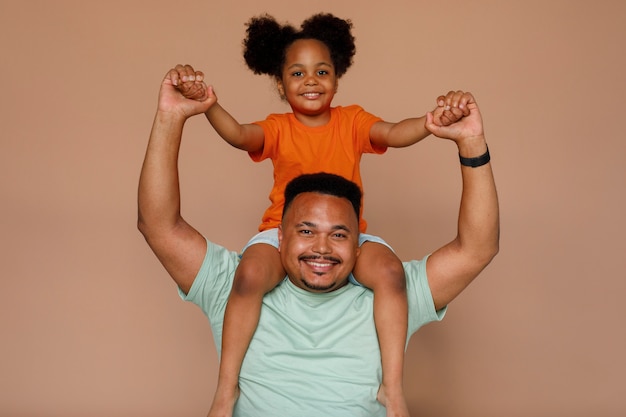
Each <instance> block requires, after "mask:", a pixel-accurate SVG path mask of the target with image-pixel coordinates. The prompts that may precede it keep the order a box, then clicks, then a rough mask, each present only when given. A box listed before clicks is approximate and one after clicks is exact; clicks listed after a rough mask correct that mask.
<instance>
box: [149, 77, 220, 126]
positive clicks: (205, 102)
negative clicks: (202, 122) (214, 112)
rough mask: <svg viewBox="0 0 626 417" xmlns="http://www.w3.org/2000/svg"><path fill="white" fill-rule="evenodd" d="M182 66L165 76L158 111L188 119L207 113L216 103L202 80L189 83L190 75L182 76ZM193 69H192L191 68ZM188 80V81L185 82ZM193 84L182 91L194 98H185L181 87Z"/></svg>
mask: <svg viewBox="0 0 626 417" xmlns="http://www.w3.org/2000/svg"><path fill="white" fill-rule="evenodd" d="M181 68H184V67H183V66H182V65H177V66H176V68H172V69H171V70H169V71H168V72H167V74H165V78H164V79H163V81H162V82H161V90H160V91H159V105H158V111H160V112H163V113H168V114H174V115H179V116H182V117H183V118H188V117H191V116H194V115H196V114H200V113H204V112H206V111H207V110H208V109H209V108H210V107H211V106H212V105H213V104H215V102H216V100H217V99H216V98H215V95H214V94H212V93H210V91H212V90H211V89H210V88H209V87H207V86H206V84H204V81H202V79H200V80H197V79H196V78H195V76H194V81H191V82H190V81H189V78H188V75H184V73H183V75H181ZM189 68H191V67H189ZM184 79H187V81H183V80H184ZM189 82H190V83H191V85H188V86H187V87H183V88H182V90H184V91H186V92H187V93H188V94H190V95H192V97H193V98H189V97H185V95H184V94H183V92H182V91H181V85H182V84H185V83H189Z"/></svg>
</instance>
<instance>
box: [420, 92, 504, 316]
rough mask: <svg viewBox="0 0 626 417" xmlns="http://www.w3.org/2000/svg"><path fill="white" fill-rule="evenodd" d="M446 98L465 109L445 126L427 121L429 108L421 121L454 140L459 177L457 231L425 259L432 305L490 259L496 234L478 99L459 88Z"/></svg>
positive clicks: (464, 283) (446, 297) (451, 293)
mask: <svg viewBox="0 0 626 417" xmlns="http://www.w3.org/2000/svg"><path fill="white" fill-rule="evenodd" d="M447 104H449V105H452V106H459V105H461V106H467V109H468V110H469V112H470V114H469V115H468V116H466V117H464V118H463V119H461V120H460V121H458V122H456V123H454V124H452V125H450V126H445V127H444V126H437V125H436V124H434V123H433V114H429V115H428V116H427V122H426V126H427V128H428V129H429V130H430V131H431V132H432V133H433V134H434V135H436V136H438V137H440V138H444V139H450V140H452V141H454V142H455V143H456V145H457V147H458V151H459V156H460V157H461V162H462V164H461V175H462V178H463V192H462V195H461V206H460V209H459V220H458V232H457V236H456V238H455V239H454V240H453V241H451V242H450V243H448V244H447V245H445V246H443V247H442V248H440V249H438V250H436V251H435V252H433V254H432V255H431V256H430V257H429V258H428V261H427V264H426V268H427V273H428V282H429V284H430V288H431V291H432V295H433V301H434V303H435V308H436V309H440V308H442V307H444V306H446V305H448V303H450V301H452V300H453V299H454V298H455V297H456V296H457V295H459V294H460V293H461V291H463V290H464V289H465V288H466V287H467V286H468V285H469V284H470V283H471V282H472V280H473V279H474V278H476V276H478V274H479V273H480V272H481V271H482V270H483V269H484V268H485V267H486V266H487V265H488V264H489V263H490V262H491V260H492V259H493V257H494V256H495V255H496V254H497V253H498V249H499V239H500V220H499V208H498V196H497V194H496V186H495V182H494V178H493V173H492V170H491V164H490V163H489V157H488V155H489V154H488V149H487V142H486V140H485V135H484V131H483V123H482V118H481V114H480V111H479V109H478V105H477V104H476V102H475V100H474V97H473V96H472V95H471V94H469V93H462V92H459V93H457V94H456V95H455V96H454V97H452V98H451V102H449V103H447ZM434 117H437V115H436V114H435V115H434ZM468 165H469V166H468Z"/></svg>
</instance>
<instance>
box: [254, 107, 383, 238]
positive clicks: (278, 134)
mask: <svg viewBox="0 0 626 417" xmlns="http://www.w3.org/2000/svg"><path fill="white" fill-rule="evenodd" d="M380 120H382V119H380V118H379V117H376V116H374V115H372V114H370V113H367V112H366V111H365V110H363V108H361V107H360V106H357V105H352V106H347V107H334V108H332V109H331V113H330V121H329V122H328V124H326V125H324V126H319V127H308V126H305V125H303V124H302V123H300V122H299V121H298V119H296V117H295V116H294V115H293V113H285V114H271V115H269V116H268V117H267V119H265V120H263V121H260V122H256V123H255V124H257V125H259V126H261V127H262V128H263V131H264V133H265V143H264V146H263V149H262V150H261V151H258V152H250V153H249V155H250V158H252V160H253V161H255V162H260V161H263V160H265V159H267V158H270V159H271V160H272V163H273V165H274V186H273V188H272V191H271V192H270V196H269V198H270V201H271V205H270V207H269V208H268V209H267V210H266V211H265V214H264V215H263V222H262V223H261V225H260V226H259V230H260V231H263V230H267V229H271V228H274V227H278V225H279V224H280V221H281V217H282V213H283V206H284V203H285V198H284V192H285V187H286V186H287V184H288V183H289V181H291V180H292V179H294V178H295V177H297V176H299V175H301V174H313V173H316V172H328V173H331V174H336V175H341V176H342V177H344V178H347V179H349V180H351V181H353V182H355V183H356V184H357V185H358V186H359V187H360V188H361V190H363V185H362V182H361V171H360V167H359V165H360V162H361V155H362V154H364V153H376V154H382V153H384V152H385V151H386V150H387V148H386V147H378V146H374V145H373V144H372V142H371V141H370V129H371V127H372V125H373V124H374V123H376V122H378V121H380ZM362 211H363V205H362V204H361V212H362ZM366 228H367V223H366V222H365V220H363V217H362V216H361V222H360V224H359V229H360V231H361V232H365V229H366Z"/></svg>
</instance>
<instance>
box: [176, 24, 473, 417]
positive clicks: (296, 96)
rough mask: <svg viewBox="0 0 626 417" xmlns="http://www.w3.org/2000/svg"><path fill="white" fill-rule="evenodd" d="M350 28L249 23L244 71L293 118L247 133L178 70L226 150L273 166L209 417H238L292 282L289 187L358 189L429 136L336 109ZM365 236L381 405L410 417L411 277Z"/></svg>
mask: <svg viewBox="0 0 626 417" xmlns="http://www.w3.org/2000/svg"><path fill="white" fill-rule="evenodd" d="M351 28H352V23H351V22H350V21H349V20H343V19H339V18H337V17H335V16H333V15H331V14H317V15H314V16H312V17H311V18H309V19H307V20H306V21H304V23H303V24H302V26H301V29H300V30H296V29H295V28H294V27H293V26H291V25H280V24H279V23H277V21H276V20H275V19H274V18H273V17H271V16H268V15H264V16H260V17H254V18H252V19H251V20H250V21H249V22H248V24H247V37H246V39H245V40H244V58H245V60H246V63H247V65H248V67H249V68H250V69H251V70H252V71H253V72H254V73H256V74H267V75H269V76H270V77H272V78H273V79H274V80H275V81H276V86H277V88H278V92H279V94H280V96H281V97H282V98H283V99H285V100H286V101H287V103H289V105H290V107H291V110H292V113H287V114H271V115H270V116H268V117H267V119H265V120H263V121H259V122H255V123H252V124H240V123H239V122H238V121H236V120H235V119H234V118H233V117H232V116H231V115H230V114H229V113H228V112H227V111H226V110H224V108H223V107H221V106H220V105H219V104H218V102H217V96H216V95H215V92H214V91H213V88H212V87H211V86H209V87H207V86H206V85H205V84H204V82H203V78H204V75H203V73H202V72H200V71H195V70H194V69H193V68H192V67H191V66H188V65H187V66H182V65H179V66H177V67H176V68H175V69H174V70H172V74H171V78H172V80H173V82H174V84H175V85H177V86H178V88H179V90H180V91H181V92H182V93H183V94H184V95H185V97H187V98H194V99H198V100H206V99H209V100H211V101H213V104H212V106H211V107H210V108H209V110H208V111H207V112H206V117H207V119H208V120H209V122H210V123H211V125H212V126H213V127H214V129H215V130H216V131H217V133H218V134H219V135H220V136H221V137H222V138H223V139H224V140H226V141H227V142H228V143H230V144H231V145H232V146H234V147H236V148H239V149H242V150H245V151H247V152H248V153H249V155H250V157H251V158H252V160H254V161H257V162H258V161H262V160H264V159H267V158H270V159H271V160H272V163H273V164H274V186H273V189H272V191H271V193H270V200H271V205H270V207H269V208H268V209H267V210H266V212H265V214H264V216H263V221H262V223H261V225H260V227H259V231H260V233H259V234H258V235H256V236H255V237H254V238H252V240H251V241H250V242H249V243H248V244H247V245H246V247H245V248H244V251H243V253H242V257H241V263H240V264H239V267H238V269H237V272H236V274H235V278H234V283H233V288H232V291H231V295H230V298H229V301H228V305H227V308H226V313H225V318H224V325H223V334H222V351H221V361H220V369H219V376H218V386H217V390H216V393H215V398H214V401H213V405H212V407H211V411H210V412H209V417H222V416H228V417H230V416H231V415H232V412H233V407H234V404H235V402H236V399H237V396H238V378H239V372H240V369H241V364H242V361H243V358H244V356H245V352H246V350H247V347H248V344H249V342H250V340H251V338H252V335H253V333H254V331H255V328H256V325H257V323H258V320H259V315H260V310H261V302H262V298H263V295H264V294H265V293H267V292H269V291H271V290H272V289H273V288H274V287H275V286H276V285H277V284H278V283H279V282H280V281H281V280H282V279H283V278H284V277H285V271H284V269H283V267H282V264H281V261H280V257H279V252H278V250H277V248H278V237H277V228H278V227H279V225H280V222H281V215H282V209H283V202H284V200H283V192H284V189H285V186H286V184H287V183H288V182H289V181H290V180H291V179H293V178H294V177H296V176H298V175H300V174H303V173H314V172H319V171H325V172H330V173H334V174H338V175H341V176H343V177H345V178H348V179H350V180H352V181H354V182H356V183H357V184H359V186H361V174H360V171H359V162H360V159H361V155H362V154H363V153H377V154H382V153H383V152H385V151H386V149H387V147H404V146H409V145H412V144H414V143H416V142H418V141H420V140H421V139H423V138H424V137H426V136H427V135H429V134H430V132H428V131H427V130H426V128H425V126H424V122H425V116H423V117H419V118H412V119H406V120H403V121H401V122H398V123H389V122H385V121H383V120H382V119H380V118H379V117H376V116H373V115H371V114H369V113H367V112H365V111H364V110H363V109H362V108H361V107H359V106H357V105H352V106H347V107H340V106H339V107H332V106H331V103H332V100H333V97H334V95H335V93H336V92H337V86H338V79H339V78H340V77H341V76H342V75H343V74H345V72H346V71H347V69H348V68H349V67H350V65H351V64H352V58H353V56H354V53H355V44H354V37H353V36H352V33H351ZM448 102H449V100H448ZM444 103H446V98H444V97H439V98H438V104H439V105H443V104H444ZM464 111H465V110H464V109H459V108H446V111H445V112H444V116H443V117H442V119H441V120H440V121H439V123H440V124H450V123H452V122H454V121H456V120H458V119H459V118H461V117H462V116H463V115H464V114H463V113H464ZM359 226H360V232H361V239H360V242H359V244H360V245H361V254H360V256H359V257H358V260H357V263H356V266H355V267H354V270H353V275H354V278H355V279H356V281H357V282H358V283H360V284H362V285H364V286H366V287H368V288H370V289H371V290H372V291H373V292H374V319H375V325H376V329H377V332H378V338H379V344H380V350H381V358H382V369H383V379H382V385H381V389H380V390H379V393H378V398H379V400H380V401H381V402H382V403H383V404H384V405H385V406H386V408H387V416H402V417H406V416H408V409H407V406H406V401H405V399H404V393H403V387H402V372H403V363H404V348H405V345H406V332H407V300H406V284H405V278H404V270H403V267H402V263H401V262H400V260H399V259H398V258H397V257H396V255H395V254H394V252H393V251H392V250H391V249H390V247H388V246H387V244H386V243H385V242H384V241H383V240H382V239H380V238H377V237H375V236H371V235H366V234H364V232H365V230H366V222H365V221H364V220H363V219H362V218H361V221H360V225H359ZM312 290H315V291H320V292H321V291H324V289H323V288H312ZM346 337H350V336H349V335H346Z"/></svg>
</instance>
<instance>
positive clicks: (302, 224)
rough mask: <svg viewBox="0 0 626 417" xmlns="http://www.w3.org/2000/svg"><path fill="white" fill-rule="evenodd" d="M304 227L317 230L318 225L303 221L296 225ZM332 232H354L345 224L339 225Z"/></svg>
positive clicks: (333, 227) (332, 228)
mask: <svg viewBox="0 0 626 417" xmlns="http://www.w3.org/2000/svg"><path fill="white" fill-rule="evenodd" d="M302 226H306V227H311V228H314V229H316V228H317V227H318V225H317V223H313V222H309V221H303V222H300V223H298V224H296V227H302ZM331 230H333V231H336V230H343V231H345V232H348V233H351V232H352V231H351V230H350V228H349V227H348V226H346V225H343V224H337V225H334V226H332V227H331Z"/></svg>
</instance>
